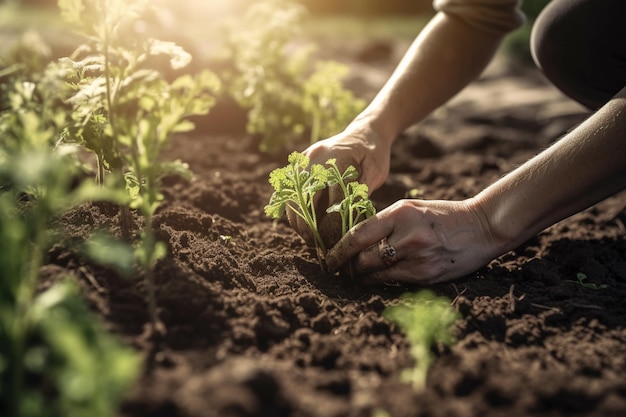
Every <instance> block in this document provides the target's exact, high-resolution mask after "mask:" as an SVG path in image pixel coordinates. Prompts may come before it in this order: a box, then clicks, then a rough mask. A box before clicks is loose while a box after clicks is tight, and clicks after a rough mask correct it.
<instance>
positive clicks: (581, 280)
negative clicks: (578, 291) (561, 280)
mask: <svg viewBox="0 0 626 417" xmlns="http://www.w3.org/2000/svg"><path fill="white" fill-rule="evenodd" d="M587 278H588V277H587V274H584V273H582V272H578V273H577V274H576V281H574V280H571V279H568V280H565V281H568V282H575V283H577V284H578V285H580V286H581V287H583V288H587V289H589V290H593V291H598V290H604V289H606V288H608V287H609V286H608V285H606V284H600V285H598V284H596V283H594V282H587Z"/></svg>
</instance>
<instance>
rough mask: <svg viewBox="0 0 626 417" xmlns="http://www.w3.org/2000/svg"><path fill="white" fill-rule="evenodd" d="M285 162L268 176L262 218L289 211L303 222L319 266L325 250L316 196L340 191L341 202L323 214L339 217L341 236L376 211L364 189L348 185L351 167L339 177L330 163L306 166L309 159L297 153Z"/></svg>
mask: <svg viewBox="0 0 626 417" xmlns="http://www.w3.org/2000/svg"><path fill="white" fill-rule="evenodd" d="M288 162H289V164H288V165H287V166H285V167H283V168H277V169H275V170H274V171H272V172H271V173H270V177H269V182H270V184H271V185H272V186H273V187H274V193H273V194H272V196H271V197H270V201H269V203H268V204H267V205H266V206H265V214H266V215H267V216H268V217H271V218H280V217H282V216H283V215H284V214H285V211H286V210H287V209H290V210H292V211H293V212H294V213H295V214H296V215H297V216H298V217H300V218H301V219H302V220H304V222H305V223H306V225H307V226H308V227H309V230H310V231H311V233H312V235H313V240H314V244H315V246H316V249H317V250H318V256H319V254H320V253H321V255H322V256H320V262H321V263H322V264H323V255H325V254H326V251H327V249H328V248H326V245H325V244H324V240H323V239H322V237H321V235H320V231H319V228H318V226H319V225H318V219H317V212H316V208H315V196H316V194H317V193H318V192H320V191H322V190H325V189H327V188H328V187H340V188H341V190H342V192H343V199H342V200H341V201H340V202H338V203H336V204H333V205H331V206H330V207H328V208H327V210H326V212H327V213H331V212H338V213H339V214H340V215H341V219H342V235H344V234H345V233H346V232H347V231H348V230H350V228H352V227H353V226H354V225H355V224H356V223H358V222H359V221H362V220H364V219H366V218H368V217H370V216H372V215H374V214H375V213H376V210H375V208H374V205H373V204H372V202H371V200H370V199H369V196H368V188H367V185H365V184H360V183H358V182H356V181H352V180H356V178H358V172H357V170H356V168H354V167H353V166H349V167H348V168H347V169H346V170H345V171H344V172H343V173H341V172H340V170H339V168H338V167H337V164H336V161H335V160H334V159H330V160H328V161H327V163H326V165H327V166H328V168H325V167H324V166H322V165H320V164H313V165H310V160H309V158H308V157H307V156H306V155H304V154H302V153H299V152H292V153H291V154H290V155H289V157H288ZM309 165H310V166H309ZM348 181H350V182H348ZM346 182H347V183H346Z"/></svg>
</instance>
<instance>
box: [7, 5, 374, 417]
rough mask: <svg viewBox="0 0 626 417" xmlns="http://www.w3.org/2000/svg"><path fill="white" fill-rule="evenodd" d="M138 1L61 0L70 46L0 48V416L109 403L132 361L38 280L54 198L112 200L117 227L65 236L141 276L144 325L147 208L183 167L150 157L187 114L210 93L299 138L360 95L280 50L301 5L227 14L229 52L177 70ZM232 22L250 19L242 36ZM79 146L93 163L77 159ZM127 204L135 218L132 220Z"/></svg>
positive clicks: (183, 56) (152, 255)
mask: <svg viewBox="0 0 626 417" xmlns="http://www.w3.org/2000/svg"><path fill="white" fill-rule="evenodd" d="M150 7H153V6H151V5H150V2H149V1H147V0H133V1H127V0H59V10H60V13H61V15H62V18H63V20H64V21H65V22H66V23H67V24H68V25H69V26H70V27H71V28H72V29H73V30H74V31H75V32H77V33H79V34H80V35H81V36H82V37H83V39H84V42H83V43H82V44H81V45H80V46H79V47H78V48H77V49H76V51H75V52H74V53H73V54H72V55H71V56H67V57H64V58H61V59H58V60H54V61H50V59H49V57H48V53H49V49H48V46H47V45H46V44H45V42H43V41H42V40H41V38H39V37H38V35H37V34H36V33H33V32H29V33H26V34H24V36H23V38H22V40H21V41H20V42H18V43H17V45H15V46H14V47H13V48H11V49H10V50H8V51H5V52H4V54H3V56H2V57H1V62H0V89H1V91H0V93H1V94H0V241H1V242H2V250H0V272H1V274H2V280H0V311H1V313H2V314H0V345H1V346H2V349H1V350H0V393H1V395H0V409H2V410H6V415H7V416H9V417H18V416H22V417H23V416H46V415H49V416H58V415H73V416H80V415H85V416H111V415H113V414H114V411H115V408H116V406H117V404H118V402H119V401H120V399H121V396H122V394H123V393H124V390H125V389H126V387H127V386H128V385H129V384H130V383H132V381H133V380H134V378H135V377H136V376H137V373H138V371H139V367H140V364H139V360H138V357H137V355H136V354H134V353H133V352H132V351H131V350H129V349H127V348H125V347H123V345H122V344H121V343H120V342H118V341H117V340H116V339H115V338H114V337H112V336H111V335H110V334H108V333H107V332H106V331H104V330H103V328H102V326H101V324H99V323H98V321H97V320H95V318H94V317H93V316H92V315H91V314H90V312H89V311H88V308H87V307H86V306H85V305H84V303H83V301H82V298H81V297H80V294H79V292H78V290H77V287H76V285H74V284H73V281H72V280H66V281H63V282H60V283H57V284H54V285H52V286H51V287H50V288H48V289H46V290H45V291H41V290H40V288H39V273H40V268H41V266H42V265H43V264H44V262H45V256H46V253H47V251H48V249H49V248H50V247H51V246H52V245H53V244H54V243H56V242H59V241H62V240H63V236H62V233H61V230H59V229H58V228H56V227H55V221H56V220H57V219H58V217H59V216H60V215H62V213H63V212H64V211H65V210H67V209H69V208H71V207H75V206H77V205H78V204H81V203H85V202H95V201H99V200H101V201H107V202H109V203H114V204H117V205H118V207H119V211H120V214H119V218H120V225H119V233H117V236H115V235H114V234H113V233H112V231H109V232H108V234H107V235H99V236H94V237H92V238H91V239H89V240H88V241H86V242H83V244H82V246H81V247H80V248H77V250H80V251H82V252H84V253H85V254H88V256H90V257H91V258H92V260H94V261H97V262H101V263H104V264H107V266H110V267H115V268H116V269H117V270H118V271H119V272H120V273H127V274H129V275H136V276H137V275H139V276H143V278H144V280H145V282H146V288H147V291H148V294H147V302H148V306H149V310H150V317H151V325H152V330H153V332H154V333H153V334H155V335H158V334H160V333H161V332H163V331H164V329H163V328H162V325H161V324H160V322H159V319H158V316H157V309H156V302H155V296H154V282H153V279H152V271H153V267H154V265H155V264H156V262H157V261H158V260H159V259H160V258H161V257H163V256H164V255H165V251H166V245H165V243H164V242H158V241H157V240H156V239H155V236H154V233H153V229H152V218H153V215H154V214H155V211H156V209H157V208H158V206H159V203H160V201H161V200H162V198H163V196H162V194H161V191H160V190H161V180H162V179H163V177H164V176H165V175H170V174H172V173H174V174H178V175H182V176H184V177H187V178H189V177H190V176H191V172H190V171H189V169H188V166H187V165H186V164H185V163H183V162H181V161H164V160H163V159H162V158H161V156H162V152H163V150H164V149H165V148H166V147H167V145H168V142H169V141H170V138H171V136H172V135H173V134H175V133H180V132H188V131H190V130H192V129H193V128H194V125H193V123H191V122H190V121H189V118H190V117H191V116H201V115H206V114H207V113H208V112H209V110H210V109H211V107H212V106H213V105H214V104H215V102H216V100H217V99H218V98H219V96H220V94H224V93H226V94H230V95H232V96H233V97H235V98H236V100H237V101H238V102H239V104H240V105H241V106H242V107H244V108H245V109H247V110H248V111H249V118H248V120H249V122H248V130H249V132H250V133H254V134H257V135H261V137H262V138H264V139H263V140H262V141H261V145H260V146H261V150H271V149H276V148H277V147H281V146H287V141H288V140H293V139H294V138H295V137H296V136H297V135H301V134H303V133H304V132H306V131H309V132H310V135H311V138H312V140H316V139H317V138H319V137H320V136H322V135H327V134H331V133H335V132H332V131H331V130H332V129H337V130H338V126H339V124H340V123H343V121H346V120H348V118H349V117H352V116H353V115H354V114H348V113H350V112H353V111H356V109H357V108H358V106H360V105H362V103H361V102H360V101H359V100H356V99H355V98H354V97H353V96H352V95H351V93H349V92H348V91H347V90H344V89H343V87H342V86H341V84H340V82H339V79H340V78H341V76H342V75H343V74H344V72H345V68H343V67H341V66H338V65H337V64H334V63H325V64H320V66H319V67H318V68H317V69H315V70H314V71H313V72H312V73H310V72H307V69H306V58H307V57H305V56H304V55H300V56H299V57H297V58H292V57H290V56H289V55H288V54H287V52H286V50H285V46H286V44H287V42H288V41H289V40H290V37H291V36H292V34H293V30H294V28H295V27H296V26H297V23H298V19H300V18H301V16H302V10H301V9H300V8H299V6H296V5H295V3H289V2H284V1H268V2H267V3H260V4H257V5H255V6H254V8H253V9H252V10H250V11H249V13H248V14H247V15H246V16H244V18H243V19H244V22H243V23H244V24H243V26H237V27H235V26H234V25H233V26H231V27H230V29H229V32H228V38H229V43H228V47H227V48H226V49H227V50H228V53H229V56H230V57H229V60H230V61H231V62H232V63H233V66H232V67H231V70H230V71H228V72H225V73H223V74H220V76H219V77H218V76H217V75H216V74H215V73H213V72H211V71H201V72H199V73H196V74H187V73H184V71H181V70H182V69H183V68H184V67H186V66H187V65H188V64H189V62H190V61H191V55H190V54H189V53H187V52H186V51H184V50H183V49H182V48H181V47H179V46H178V45H176V44H174V43H172V42H166V41H161V40H158V39H153V38H144V37H142V36H139V35H137V34H136V33H134V32H133V31H132V28H133V26H134V23H136V22H137V21H138V20H139V19H141V17H142V14H143V13H144V12H145V11H146V10H148V9H149V8H150ZM259 13H264V16H265V17H266V18H268V20H259V16H260V15H259ZM285 16H288V18H286V19H284V17H285ZM268 22H269V24H268ZM241 27H244V28H247V30H248V31H250V30H253V31H255V32H254V33H250V32H249V33H248V36H244V35H245V33H244V32H243V31H241V29H240V28H241ZM241 36H243V38H241V39H237V38H238V37H241ZM245 40H248V42H246V41H245ZM267 40H270V41H272V42H270V43H269V44H268V43H265V41H267ZM258 41H261V42H260V43H257V42H258ZM268 45H271V47H270V46H268ZM163 57H166V58H167V59H168V61H169V64H170V67H171V68H172V69H173V70H174V71H179V72H180V73H181V74H182V75H180V76H178V77H176V78H175V79H173V80H170V79H166V77H165V76H164V75H163V73H162V72H161V71H160V70H159V69H158V68H157V67H155V66H154V65H152V64H153V63H154V61H155V59H157V58H158V59H162V58H163ZM261 67H263V68H264V70H263V71H261V72H260V73H259V72H258V68H261ZM328 80H330V81H331V82H330V83H327V82H326V81H328ZM277 103H279V104H277ZM346 112H348V113H346ZM324 119H326V120H327V121H328V123H324V124H322V120H324ZM322 126H324V127H325V128H326V129H330V130H324V129H323V128H322ZM287 127H289V128H290V129H287ZM284 132H287V133H286V134H284ZM84 150H87V151H89V153H90V154H92V155H94V159H95V163H93V164H90V163H87V164H85V163H83V162H82V161H83V159H82V158H81V155H82V154H83V153H84V152H83V151H84ZM94 166H95V169H94V168H93V167H94ZM89 173H92V177H89ZM131 211H134V212H136V213H138V214H139V215H140V216H141V217H142V218H143V227H141V229H139V230H136V228H135V225H134V224H133V223H132V221H131ZM3 415H5V414H3Z"/></svg>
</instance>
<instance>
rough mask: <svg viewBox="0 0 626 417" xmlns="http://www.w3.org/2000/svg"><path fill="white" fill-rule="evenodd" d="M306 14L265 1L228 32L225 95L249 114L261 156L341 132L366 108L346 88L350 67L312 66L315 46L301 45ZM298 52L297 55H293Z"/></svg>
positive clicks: (283, 0) (295, 6) (280, 0)
mask: <svg viewBox="0 0 626 417" xmlns="http://www.w3.org/2000/svg"><path fill="white" fill-rule="evenodd" d="M305 17H306V9H305V8H304V7H303V6H302V5H301V4H299V3H298V2H296V1H291V0H265V1H258V2H254V3H253V4H251V6H250V8H249V9H248V10H247V12H246V13H245V14H244V15H243V16H242V17H241V18H240V19H239V20H238V21H233V22H230V24H229V25H228V27H227V33H226V37H227V47H226V51H225V53H224V55H225V58H224V59H225V61H227V62H228V63H229V64H230V65H228V67H229V68H230V70H227V71H225V72H224V74H223V79H224V80H225V84H226V90H227V91H228V93H229V94H230V95H231V96H232V97H233V98H234V99H235V100H236V101H237V102H238V103H239V105H240V106H241V107H243V108H244V109H245V110H246V111H247V112H248V122H247V126H246V129H247V131H248V133H250V134H252V135H256V136H258V137H259V138H260V142H259V148H260V150H261V151H263V152H272V151H276V150H280V149H284V148H286V147H287V145H289V144H291V143H293V142H294V141H296V140H299V139H302V138H304V137H305V135H306V134H307V133H308V135H309V137H310V141H311V142H316V141H318V140H319V139H321V138H323V137H328V136H331V135H333V134H336V133H339V132H340V131H341V130H342V129H344V128H345V127H346V126H347V125H348V123H349V122H350V121H351V120H352V119H353V118H354V117H355V116H356V115H357V114H358V112H360V111H361V110H362V109H363V108H364V107H365V102H364V101H363V100H361V99H358V98H356V97H355V96H354V95H353V94H352V92H351V91H349V90H347V89H345V88H344V86H343V83H342V80H343V78H344V77H345V76H346V75H347V73H348V67H346V66H345V65H343V64H340V63H338V62H334V61H324V62H316V63H315V64H314V65H312V66H311V65H310V62H311V59H310V55H311V52H313V50H314V49H315V47H314V45H304V46H303V45H300V44H299V45H297V48H292V47H291V46H292V45H291V43H293V42H294V40H297V36H298V34H299V32H300V27H301V26H302V22H303V20H304V18H305ZM294 49H296V51H294Z"/></svg>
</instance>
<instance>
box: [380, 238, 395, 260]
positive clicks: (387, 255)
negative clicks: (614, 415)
mask: <svg viewBox="0 0 626 417" xmlns="http://www.w3.org/2000/svg"><path fill="white" fill-rule="evenodd" d="M378 254H379V255H380V259H382V260H383V262H384V263H385V265H387V266H391V265H393V264H395V263H396V248H394V247H393V246H391V245H390V244H389V243H387V238H386V237H384V238H382V239H380V242H378Z"/></svg>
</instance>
